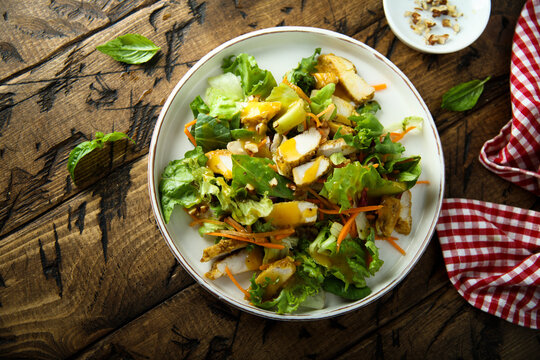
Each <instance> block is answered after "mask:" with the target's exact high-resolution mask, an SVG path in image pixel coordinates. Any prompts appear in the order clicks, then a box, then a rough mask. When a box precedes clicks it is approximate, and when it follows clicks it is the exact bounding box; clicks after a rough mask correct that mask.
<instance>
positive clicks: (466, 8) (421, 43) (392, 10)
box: [383, 0, 491, 54]
mask: <svg viewBox="0 0 540 360" xmlns="http://www.w3.org/2000/svg"><path fill="white" fill-rule="evenodd" d="M449 3H450V4H452V5H456V7H457V10H458V12H461V13H463V16H461V17H459V18H458V19H457V22H458V24H459V26H460V31H459V32H458V33H457V34H456V33H454V30H452V29H450V28H444V27H443V26H442V24H441V21H442V18H443V17H438V18H434V19H433V20H435V22H436V23H437V25H436V26H435V27H433V28H432V31H431V33H433V34H438V35H442V34H448V35H450V36H449V38H448V40H447V41H446V43H445V44H443V45H440V44H437V45H427V44H426V43H425V40H424V36H423V35H419V34H417V33H415V32H414V31H413V29H411V27H410V22H409V20H410V18H409V17H406V16H405V15H404V14H405V12H406V11H414V8H415V7H416V6H417V5H416V4H415V2H414V0H383V7H384V14H385V15H386V20H387V21H388V25H390V28H391V29H392V31H393V32H394V34H395V35H396V36H397V37H398V39H400V40H401V41H403V42H404V43H405V44H406V45H408V46H409V47H411V48H413V49H415V50H418V51H421V52H426V53H432V54H447V53H452V52H456V51H459V50H462V49H464V48H466V47H467V46H469V45H471V44H472V43H473V42H474V41H476V39H478V37H480V35H481V34H482V32H484V29H485V28H486V25H487V23H488V20H489V15H490V12H491V1H490V0H449ZM418 13H420V14H421V15H422V18H425V17H426V16H429V17H431V14H429V13H428V12H426V11H424V12H420V11H419V12H418ZM445 18H448V19H451V20H452V23H454V22H455V21H456V20H455V19H454V18H451V17H445Z"/></svg>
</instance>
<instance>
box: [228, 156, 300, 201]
mask: <svg viewBox="0 0 540 360" xmlns="http://www.w3.org/2000/svg"><path fill="white" fill-rule="evenodd" d="M232 163H233V168H232V173H233V182H232V186H233V187H234V188H235V189H239V188H244V187H245V186H246V185H247V184H250V185H251V186H253V187H254V188H255V190H256V191H257V193H258V194H266V195H268V196H275V197H280V198H283V199H289V200H292V199H293V191H292V190H291V189H289V188H288V187H287V184H288V183H289V180H288V179H287V178H285V177H283V176H281V175H280V174H278V173H277V172H275V171H274V170H272V168H271V167H270V166H268V165H270V164H273V162H272V160H270V159H266V158H256V157H250V156H248V155H233V156H232ZM273 179H276V181H277V184H276V183H275V182H274V181H273ZM273 182H274V184H272V183H273Z"/></svg>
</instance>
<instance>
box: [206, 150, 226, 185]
mask: <svg viewBox="0 0 540 360" xmlns="http://www.w3.org/2000/svg"><path fill="white" fill-rule="evenodd" d="M205 155H206V157H207V158H208V162H207V163H206V167H207V168H209V169H210V170H212V171H213V172H215V173H218V174H221V175H223V177H225V178H226V179H232V157H231V155H232V153H231V152H230V151H229V150H225V149H220V150H212V151H209V152H207V153H206V154H205Z"/></svg>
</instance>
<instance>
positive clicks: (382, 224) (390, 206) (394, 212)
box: [375, 196, 401, 236]
mask: <svg viewBox="0 0 540 360" xmlns="http://www.w3.org/2000/svg"><path fill="white" fill-rule="evenodd" d="M382 199H383V200H382V202H381V205H382V206H383V207H382V208H380V209H379V210H377V220H376V221H375V230H376V231H377V233H378V234H381V235H382V236H390V235H391V234H392V232H393V231H394V228H395V227H396V223H397V221H398V219H399V212H400V209H401V203H400V201H399V199H397V198H395V197H393V196H383V197H382Z"/></svg>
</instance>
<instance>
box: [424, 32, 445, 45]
mask: <svg viewBox="0 0 540 360" xmlns="http://www.w3.org/2000/svg"><path fill="white" fill-rule="evenodd" d="M449 36H450V35H448V34H443V35H435V34H431V35H430V36H429V37H428V38H427V39H426V44H428V45H435V44H441V45H443V44H445V43H446V40H447V39H448V37H449Z"/></svg>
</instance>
